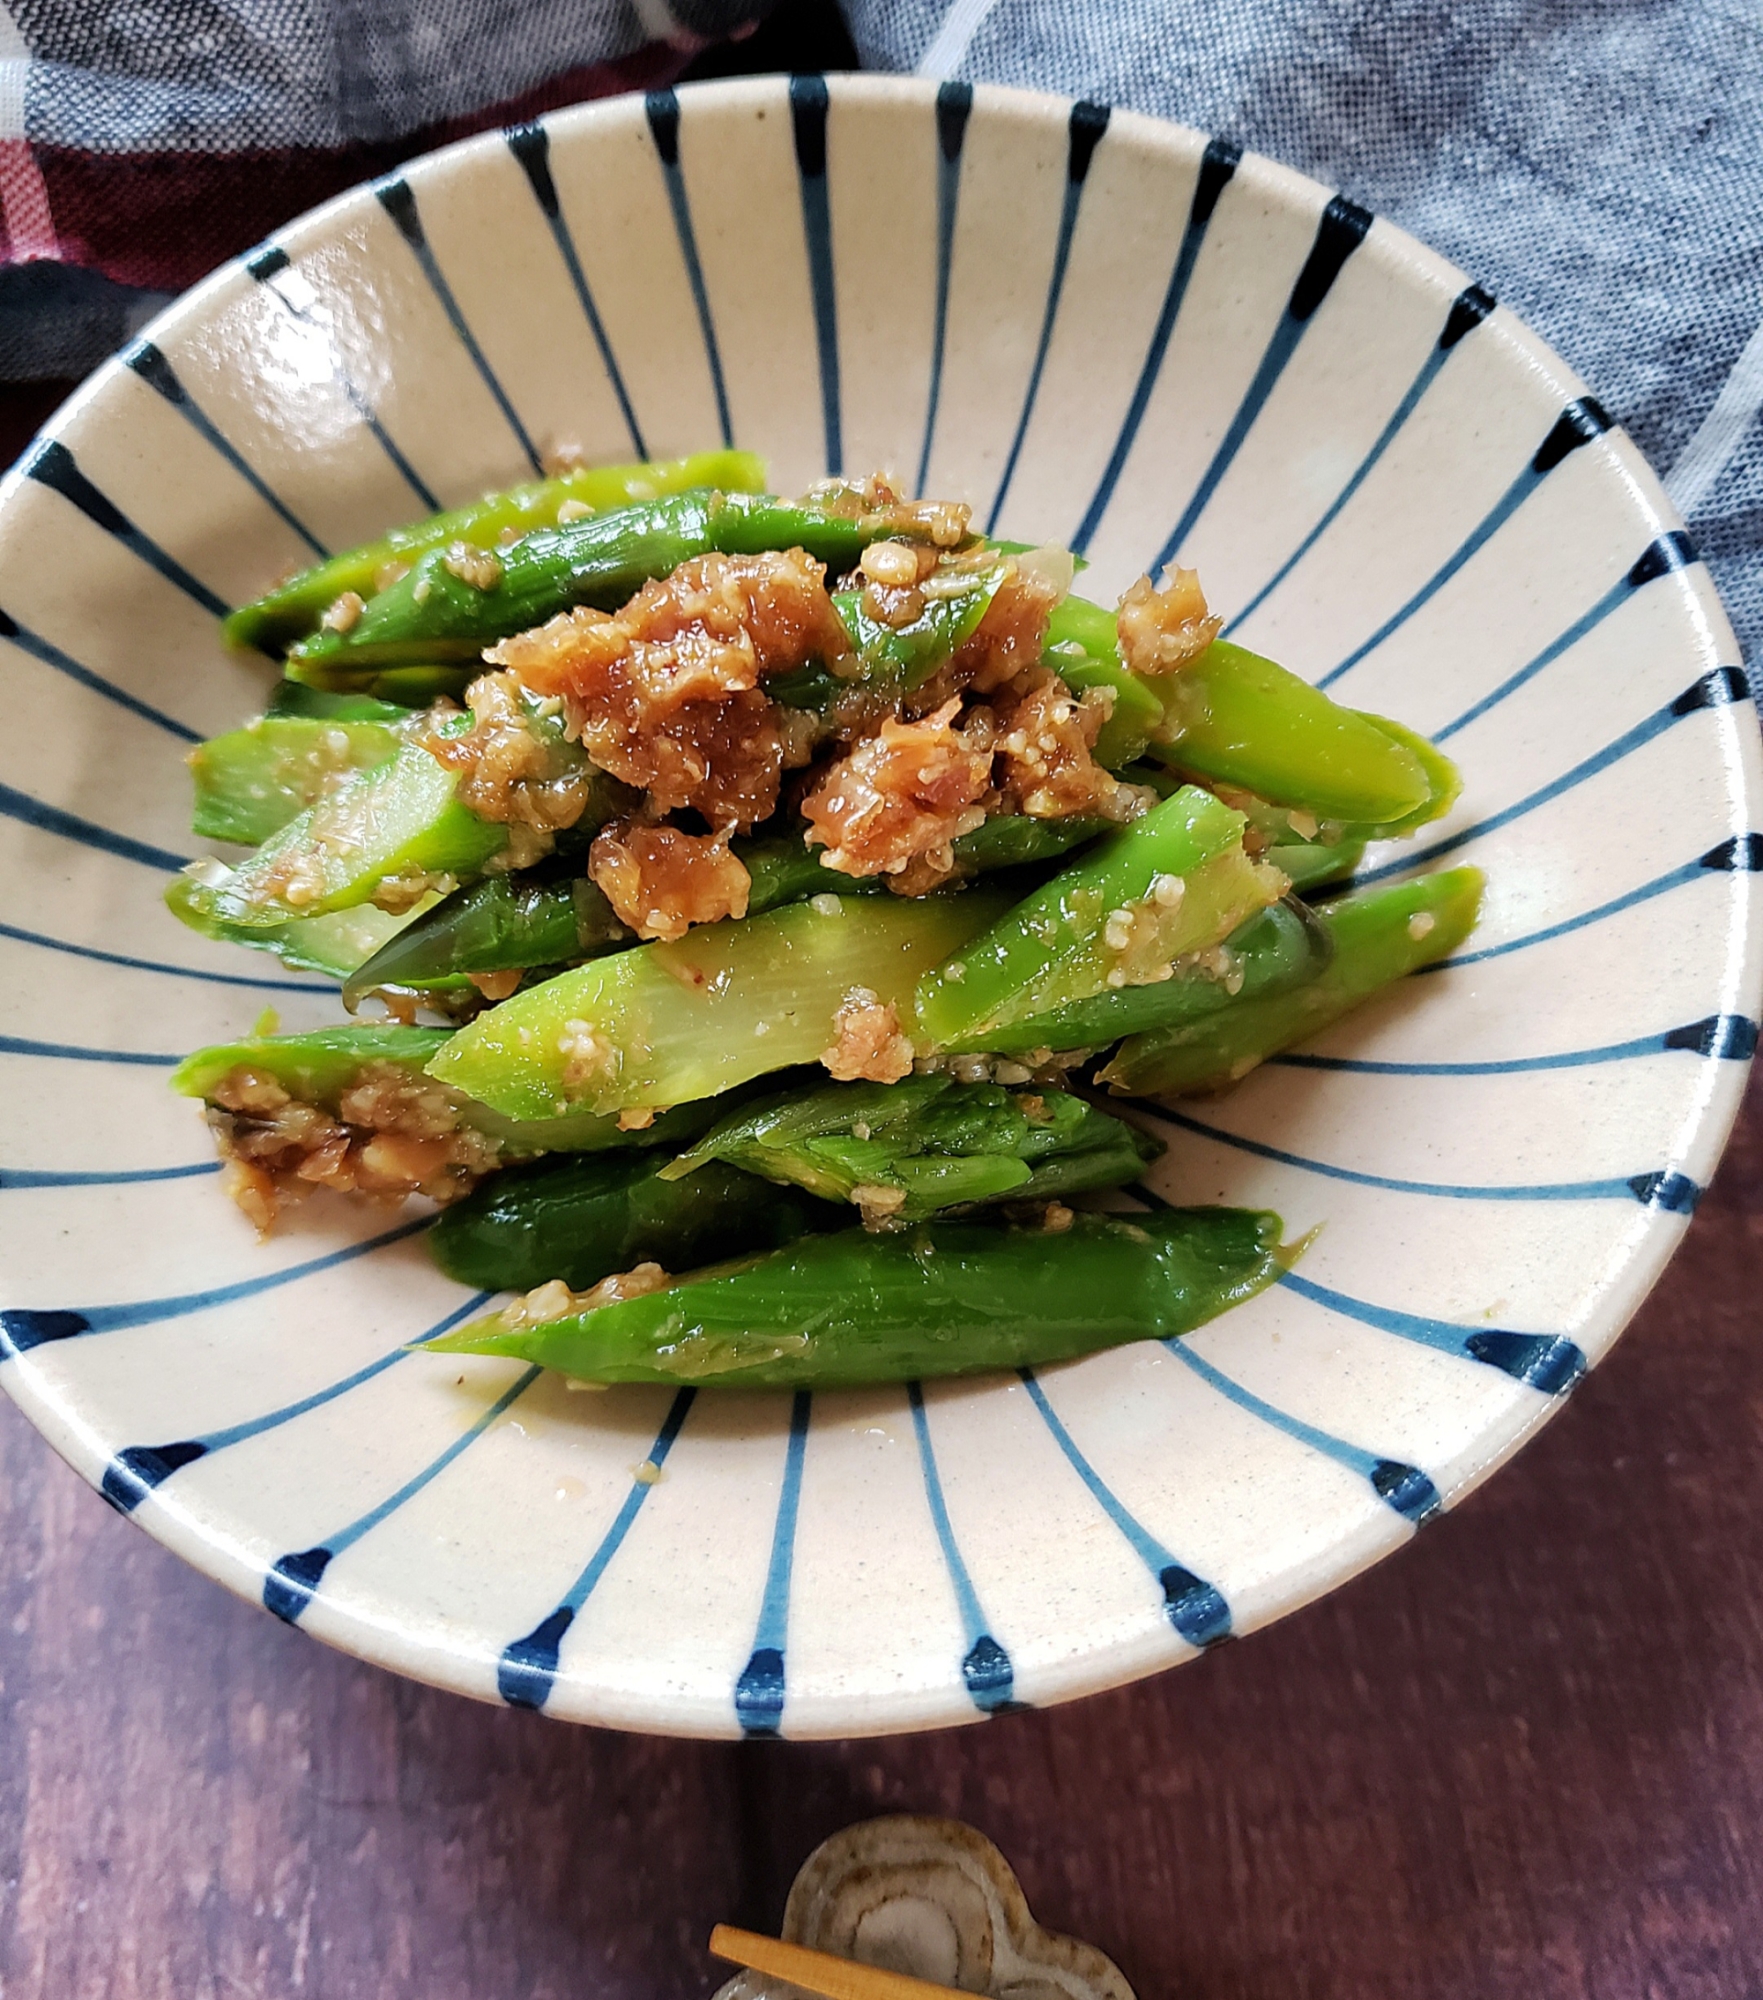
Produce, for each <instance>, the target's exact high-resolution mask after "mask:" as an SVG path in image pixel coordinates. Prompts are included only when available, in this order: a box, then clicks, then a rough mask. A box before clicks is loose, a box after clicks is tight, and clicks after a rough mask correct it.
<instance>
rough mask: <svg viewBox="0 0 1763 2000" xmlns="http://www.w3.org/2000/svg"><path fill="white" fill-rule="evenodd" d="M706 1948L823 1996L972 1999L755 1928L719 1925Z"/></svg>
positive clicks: (840, 1999)
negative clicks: (836, 1956)
mask: <svg viewBox="0 0 1763 2000" xmlns="http://www.w3.org/2000/svg"><path fill="white" fill-rule="evenodd" d="M710 1951H711V1955H712V1956H713V1957H715V1958H726V1959H727V1960H728V1962H729V1963H730V1964H731V1965H744V1966H745V1967H746V1968H747V1970H748V1971H749V1972H769V1973H770V1974H771V1975H772V1976H773V1977H774V1978H776V1979H787V1980H789V1981H790V1983H791V1984H792V1985H794V1986H803V1987H806V1988H807V1990H808V1991H809V1992H810V1993H819V1994H823V1995H824V1996H825V2000H972V1995H971V1994H965V1993H962V1992H961V1991H960V1990H959V1988H957V1987H954V1986H939V1985H938V1984H937V1983H936V1981H935V1980H932V1979H914V1978H912V1977H911V1975H910V1974H909V1973H904V1972H886V1971H884V1970H883V1969H882V1968H881V1967H880V1966H879V1965H859V1964H858V1963H857V1961H856V1960H855V1959H850V1958H835V1957H834V1956H833V1954H832V1953H831V1952H830V1951H814V1950H811V1949H810V1948H809V1946H807V1945H805V1944H786V1943H785V1942H784V1940H783V1939H782V1938H769V1937H762V1936H760V1934H759V1933H758V1932H757V1931H742V1930H736V1929H735V1927H734V1926H733V1925H732V1924H718V1925H717V1926H716V1928H715V1930H713V1931H712V1932H711V1933H710Z"/></svg>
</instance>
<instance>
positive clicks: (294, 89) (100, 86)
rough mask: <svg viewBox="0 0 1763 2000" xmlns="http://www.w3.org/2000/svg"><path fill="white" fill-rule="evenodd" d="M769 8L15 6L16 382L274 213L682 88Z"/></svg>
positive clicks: (99, 352) (1, 298) (713, 0)
mask: <svg viewBox="0 0 1763 2000" xmlns="http://www.w3.org/2000/svg"><path fill="white" fill-rule="evenodd" d="M768 4H769V0H519V4H518V5H517V6H510V5H508V4H507V0H132V4H130V5H128V6H126V7H124V6H119V5H117V4H115V0H0V380H8V381H23V380H31V379H36V378H41V377H44V376H56V375H79V374H83V373H84V372H85V371H86V370H87V369H88V368H91V367H93V366H94V365H95V364H96V363H97V362H99V361H101V360H102V359H103V358H104V356H105V355H106V354H108V353H110V352H111V351H112V350H113V349H115V348H116V347H117V346H119V345H120V344H121V343H122V342H123V341H124V340H126V339H128V338H129V336H130V335H131V334H132V333H133V332H134V331H135V329H136V328H137V327H138V326H140V325H141V324H142V323H143V322H144V321H145V320H147V319H149V318H151V316H152V315H153V314H154V313H155V312H157V311H158V310H159V308H160V307H161V306H162V305H163V304H164V303H165V302H166V300H167V298H168V297H170V296H171V295H172V294H173V293H175V292H177V291H181V290H182V289H183V288H184V287H185V286H187V285H189V284H192V283H194V281H195V280H196V279H197V278H199V277H201V276H202V275H203V274H204V273H205V272H207V271H211V270H212V269H213V268H214V267H215V265H216V264H219V263H221V262H223V261H224V260H225V259H226V258H228V257H230V256H233V255H235V254H236V253H237V252H239V251H241V250H245V249H248V248H249V247H250V246H251V245H252V244H254V243H256V242H259V241H260V240H261V239H262V238H263V237H264V236H265V235H266V234H267V233H268V232H269V231H270V230H271V229H273V228H274V227H275V226H276V225H277V224H279V223H282V222H285V221H286V220H287V219H288V218H289V217H290V216H292V215H297V214H298V213H299V212H300V211H301V210H302V209H306V208H310V207H311V206H312V205H313V204H314V203H315V202H319V201H323V200H325V199H326V198H327V197H329V196H330V195H333V194H337V193H339V192H340V191H341V190H342V189H344V188H347V187H351V186H353V185H354V184H355V183H356V182H357V181H360V180H364V179H367V178H369V177H371V176H373V175H375V174H380V173H384V172H385V171H386V170H387V169H388V168H389V167H392V166H394V165H396V164H397V163H398V162H399V161H400V160H404V159H408V158H410V157H411V156H412V155H413V154H416V153H421V152H426V151H427V150H428V149H429V148H430V147H432V146H436V145H440V144H443V143H444V142H445V141H447V140H449V139H454V138H458V137H460V136H461V135H462V134H464V133H467V132H473V131H478V130H480V129H482V128H483V127H485V126H491V125H498V124H504V123H508V122H511V121H513V120H516V119H520V118H530V117H532V116H534V115H535V114H536V113H538V112H541V111H548V110H552V109H554V108H555V107H556V106H558V105H562V104H573V103H576V102H578V101H579V100H580V99H582V98H585V97H601V96H605V95H608V94H609V93H611V92H614V91H621V90H637V89H645V88H647V87H649V86H650V85H652V84H658V83H666V82H670V81H671V80H672V79H673V78H674V77H676V76H677V75H678V74H679V72H680V71H681V69H682V68H683V67H684V66H685V64H686V62H687V60H688V58H689V57H690V56H691V55H693V54H694V53H695V52H696V51H698V50H700V49H702V48H703V47H704V46H705V45H706V44H707V43H708V42H710V41H711V40H714V39H717V38H719V37H722V36H725V35H728V34H731V33H737V32H739V31H740V30H741V29H742V28H744V27H746V26H749V25H751V23H752V22H753V21H754V19H755V18H756V17H757V16H759V15H762V14H764V13H765V12H766V11H767V7H768Z"/></svg>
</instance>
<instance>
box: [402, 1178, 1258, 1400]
mask: <svg viewBox="0 0 1763 2000" xmlns="http://www.w3.org/2000/svg"><path fill="white" fill-rule="evenodd" d="M1280 1230H1281V1224H1280V1220H1279V1217H1278V1216H1277V1215H1268V1214H1256V1213H1254V1212H1252V1211H1250V1210H1247V1209H1238V1208H1199V1209H1166V1210H1161V1211H1158V1212H1156V1213H1153V1214H1148V1215H1135V1216H1132V1217H1130V1218H1128V1217H1126V1216H1117V1215H1083V1214H1080V1215H1075V1216H1073V1217H1072V1219H1071V1223H1070V1226H1069V1228H1067V1229H1065V1230H1063V1231H1060V1232H1058V1233H1049V1232H1047V1231H1044V1230H1039V1229H1007V1228H999V1227H998V1226H997V1225H995V1224H987V1223H982V1222H950V1221H940V1222H927V1223H920V1224H919V1225H918V1226H917V1227H916V1228H913V1229H906V1230H901V1231H899V1232H898V1233H894V1234H887V1235H871V1234H869V1233H868V1232H866V1231H864V1230H861V1229H855V1230H841V1231H840V1232H839V1233H838V1234H836V1235H832V1236H811V1237H808V1238H806V1239H804V1240H803V1241H802V1242H800V1243H793V1244H791V1245H789V1247H788V1248H786V1249H782V1250H772V1251H768V1252H766V1253H764V1254H763V1255H760V1256H756V1257H748V1258H743V1259H741V1260H740V1261H739V1262H736V1263H730V1264H724V1265H721V1266H719V1267H714V1268H712V1269H711V1270H708V1271H702V1272H698V1273H696V1274H695V1275H694V1276H692V1277H690V1278H687V1279H685V1280H684V1281H683V1282H680V1283H677V1284H674V1285H671V1286H669V1287H667V1288H666V1289H665V1290H662V1291H658V1292H650V1293H648V1294H646V1295H645V1296H643V1297H641V1298H629V1299H623V1300H620V1301H618V1302H617V1303H615V1304H611V1305H603V1306H598V1307H593V1308H590V1309H588V1310H586V1311H582V1312H575V1313H571V1314H568V1315H566V1316H564V1317H562V1318H559V1319H551V1320H544V1321H541V1322H540V1323H538V1324H536V1325H528V1324H526V1323H525V1320H524V1316H523V1315H522V1313H521V1309H520V1307H519V1306H516V1307H514V1308H511V1309H510V1310H509V1311H508V1312H505V1313H498V1314H495V1315H493V1316H492V1317H491V1318H488V1319H483V1320H478V1321H476V1322H475V1323H474V1324H472V1325H470V1326H467V1327H462V1328H461V1329H460V1330H459V1331H458V1332H457V1333H452V1334H444V1335H443V1336H442V1337H441V1338H440V1339H439V1340H436V1341H433V1342H431V1343H430V1344H429V1346H428V1347H427V1348H426V1349H425V1350H424V1351H425V1352H426V1353H431V1354H434V1353H444V1354H507V1355H513V1356H515V1357H516V1358H517V1359H520V1360H524V1361H536V1362H539V1363H541V1364H542V1365H543V1366H545V1367H548V1368H559V1369H561V1370H562V1371H563V1372H564V1373H565V1374H566V1375H571V1376H574V1377H576V1378H577V1379H578V1380H581V1381H587V1382H664V1383H674V1384H678V1383H682V1382H698V1383H702V1384H704V1385H705V1386H706V1387H711V1388H727V1389H736V1388H740V1389H744V1388H766V1389H786V1388H788V1389H835V1388H848V1387H856V1386H859V1385H862V1384H867V1383H874V1382H899V1381H911V1380H915V1379H922V1378H926V1377H930V1376H939V1375H974V1374H981V1373H985V1372H989V1371H991V1370H996V1369H1008V1368H1026V1367H1044V1366H1046V1365H1048V1364H1049V1363H1052V1362H1055V1361H1067V1360H1070V1359H1072V1358H1073V1357H1074V1356H1076V1355H1080V1354H1093V1353H1095V1352H1096V1351H1097V1350H1098V1349H1099V1348H1104V1347H1117V1346H1120V1345H1121V1344H1122V1343H1123V1342H1126V1341H1131V1340H1153V1339H1168V1338H1170V1337H1172V1336H1174V1335H1177V1334H1183V1333H1188V1332H1190V1331H1191V1330H1192V1329H1193V1328H1194V1327H1196V1326H1199V1325H1200V1324H1201V1323H1202V1322H1204V1321H1206V1320H1209V1319H1212V1318H1214V1317H1216V1316H1217V1315H1218V1314H1219V1313H1221V1312H1224V1311H1225V1310H1227V1309H1228V1308H1229V1307H1231V1306H1233V1305H1237V1304H1240V1303H1241V1302H1242V1301H1243V1300H1244V1299H1248V1298H1253V1297H1254V1295H1255V1294H1256V1293H1257V1292H1259V1291H1262V1290H1264V1289H1265V1288H1266V1287H1267V1286H1268V1285H1270V1284H1272V1283H1273V1281H1274V1280H1275V1279H1276V1278H1277V1277H1278V1276H1279V1274H1280V1272H1281V1270H1282V1269H1283V1268H1284V1264H1285V1259H1284V1256H1283V1254H1282V1252H1281V1249H1280V1241H1279V1239H1280Z"/></svg>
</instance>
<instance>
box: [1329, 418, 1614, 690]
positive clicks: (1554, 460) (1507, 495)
mask: <svg viewBox="0 0 1763 2000" xmlns="http://www.w3.org/2000/svg"><path fill="white" fill-rule="evenodd" d="M1609 429H1610V418H1609V415H1608V413H1607V412H1606V411H1605V409H1604V407H1603V405H1602V404H1601V403H1599V402H1597V401H1596V400H1595V399H1594V398H1593V397H1591V396H1585V397H1582V398H1580V399H1579V400H1578V401H1577V402H1572V403H1569V404H1568V405H1567V407H1566V409H1564V410H1563V411H1562V412H1561V414H1560V416H1559V417H1557V418H1556V419H1555V422H1554V424H1553V426H1552V427H1551V429H1550V431H1549V434H1548V436H1547V437H1545V438H1544V439H1543V441H1542V443H1541V444H1540V445H1538V446H1537V448H1536V451H1535V453H1534V455H1533V456H1532V458H1531V461H1530V463H1529V464H1528V465H1527V466H1526V467H1525V468H1524V470H1523V471H1522V472H1521V473H1520V474H1519V475H1518V477H1517V478H1516V479H1514V480H1513V482H1512V484H1511V485H1510V486H1508V487H1507V488H1506V491H1505V492H1504V493H1503V494H1501V496H1500V498H1499V499H1498V500H1496V501H1495V502H1494V504H1493V506H1492V507H1490V508H1489V509H1488V511H1487V513H1485V514H1484V515H1483V516H1482V518H1481V520H1480V521H1479V522H1478V523H1477V524H1476V526H1475V527H1474V528H1473V529H1472V530H1471V531H1470V533H1469V535H1468V536H1467V537H1466V539H1465V540H1464V541H1462V542H1461V543H1460V544H1459V545H1458V547H1457V550H1456V552H1455V553H1454V554H1453V555H1452V556H1450V557H1449V558H1448V559H1447V560H1446V561H1445V562H1444V563H1442V564H1441V565H1440V566H1439V568H1437V569H1436V570H1434V571H1433V573H1432V575H1431V576H1430V577H1428V578H1427V580H1426V582H1425V583H1423V584H1422V585H1421V586H1420V588H1419V589H1418V590H1417V591H1416V592H1415V593H1414V595H1413V596H1412V597H1410V598H1409V599H1408V601H1407V603H1405V604H1404V605H1403V606H1402V607H1401V608H1400V610H1398V611H1395V612H1393V613H1392V614H1391V615H1390V616H1389V617H1388V618H1386V619H1385V620H1384V622H1383V623H1382V624H1381V625H1380V626H1379V627H1378V628H1377V630H1376V631H1375V632H1373V633H1372V635H1371V637H1370V638H1369V639H1366V640H1364V641H1363V642H1362V643H1361V644H1360V645H1358V646H1356V647H1355V648H1354V649H1353V651H1352V652H1350V653H1349V654H1348V655H1347V657H1346V658H1345V659H1344V660H1342V662H1341V663H1340V665H1339V666H1338V667H1331V668H1330V669H1329V671H1328V672H1327V673H1326V674H1324V675H1323V677H1322V678H1321V680H1319V681H1318V682H1317V683H1316V685H1317V686H1318V687H1319V688H1326V687H1332V686H1333V685H1334V683H1335V682H1336V681H1338V680H1339V679H1340V677H1341V676H1342V675H1343V674H1345V673H1349V672H1351V670H1352V669H1353V668H1354V667H1356V666H1357V665H1358V664H1359V662H1360V661H1361V660H1363V659H1364V658H1365V657H1366V655H1367V654H1369V653H1373V652H1375V651H1376V650H1377V648H1378V647H1379V646H1381V645H1382V644H1383V642H1384V641H1385V640H1386V639H1387V638H1389V637H1390V635H1391V634H1392V633H1393V632H1396V631H1399V630H1400V629H1401V627H1402V626H1404V625H1405V624H1406V623H1407V622H1408V620H1409V619H1410V618H1412V617H1413V616H1414V614H1415V612H1417V611H1418V610H1420V609H1421V607H1422V606H1423V605H1425V604H1427V603H1429V602H1430V601H1431V600H1432V599H1433V598H1434V597H1436V596H1437V595H1438V593H1439V592H1440V591H1441V590H1443V589H1444V587H1445V585H1446V584H1447V583H1449V582H1450V580H1451V579H1452V577H1454V576H1455V575H1456V574H1457V572H1458V571H1459V570H1460V569H1462V568H1463V566H1464V564H1465V563H1467V562H1468V561H1469V560H1470V559H1471V558H1472V557H1473V556H1475V555H1477V554H1479V553H1480V551H1481V550H1482V549H1483V548H1484V547H1485V546H1486V545H1487V543H1488V542H1489V541H1491V540H1492V539H1493V537H1494V535H1495V534H1497V533H1498V531H1499V530H1500V529H1501V528H1503V527H1504V526H1505V525H1506V523H1507V522H1508V521H1509V520H1511V518H1512V516H1513V515H1514V514H1516V513H1517V512H1518V510H1519V508H1520V507H1522V506H1523V505H1524V503H1525V501H1527V500H1528V499H1529V498H1530V496H1531V495H1532V494H1533V493H1534V492H1535V491H1536V490H1537V488H1538V487H1539V486H1540V485H1541V484H1542V483H1543V481H1544V480H1545V479H1546V478H1547V477H1548V476H1549V474H1550V473H1551V472H1553V471H1554V469H1555V468H1556V466H1558V465H1559V464H1560V463H1561V461H1562V460H1563V459H1565V458H1566V457H1568V456H1569V454H1570V453H1572V452H1575V451H1577V450H1578V449H1579V448H1580V446H1581V445H1584V444H1590V443H1591V441H1592V439H1593V438H1596V437H1602V436H1603V434H1604V433H1605V432H1606V431H1607V430H1609Z"/></svg>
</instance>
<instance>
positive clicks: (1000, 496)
mask: <svg viewBox="0 0 1763 2000" xmlns="http://www.w3.org/2000/svg"><path fill="white" fill-rule="evenodd" d="M1107 129H1108V106H1107V105H1105V104H1090V103H1087V102H1084V101H1082V100H1080V101H1079V102H1078V103H1076V104H1074V105H1073V106H1072V107H1071V118H1070V122H1069V125H1068V127H1067V141H1066V155H1065V197H1064V200H1063V202H1062V204H1061V206H1060V210H1059V236H1058V240H1057V242H1056V243H1055V244H1054V247H1053V274H1052V276H1051V278H1050V279H1049V280H1048V283H1047V305H1046V310H1045V312H1044V313H1043V314H1042V316H1041V337H1040V341H1039V344H1038V345H1037V346H1036V348H1035V359H1034V366H1033V367H1032V368H1031V369H1030V370H1029V376H1028V388H1027V390H1026V391H1025V393H1024V395H1023V398H1022V414H1021V416H1020V417H1018V418H1017V420H1016V435H1015V436H1014V437H1013V438H1012V439H1011V440H1010V452H1009V455H1008V457H1006V459H1005V460H1004V476H1003V477H1002V478H1001V479H1000V480H999V481H998V491H997V494H996V496H995V497H994V499H993V501H992V511H991V512H990V513H989V514H988V515H987V516H986V533H987V534H988V535H989V534H990V533H991V532H992V530H993V529H994V528H996V527H997V525H998V516H999V514H1000V513H1001V512H1002V511H1003V507H1004V499H1005V496H1006V494H1008V493H1009V491H1010V482H1011V480H1012V479H1014V478H1015V477H1016V461H1017V459H1018V458H1019V457H1020V456H1021V453H1022V441H1023V439H1024V438H1025V437H1026V436H1027V435H1028V426H1029V420H1030V419H1031V418H1032V417H1033V415H1034V413H1035V398H1036V397H1037V396H1039V394H1040V392H1041V371H1042V370H1043V369H1044V368H1045V367H1046V365H1047V349H1048V348H1049V347H1050V346H1051V345H1052V343H1053V322H1054V321H1055V320H1056V319H1057V318H1058V317H1059V300H1060V296H1061V294H1062V293H1063V292H1064V290H1065V267H1066V265H1067V264H1068V263H1069V262H1070V260H1071V238H1072V233H1073V232H1074V231H1075V229H1076V228H1077V210H1078V204H1079V202H1081V201H1082V200H1083V191H1084V180H1085V178H1086V176H1087V175H1088V173H1089V171H1090V160H1091V158H1092V157H1093V156H1094V154H1095V150H1096V148H1097V146H1099V145H1100V144H1101V141H1102V135H1103V133H1104V132H1106V131H1107Z"/></svg>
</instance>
